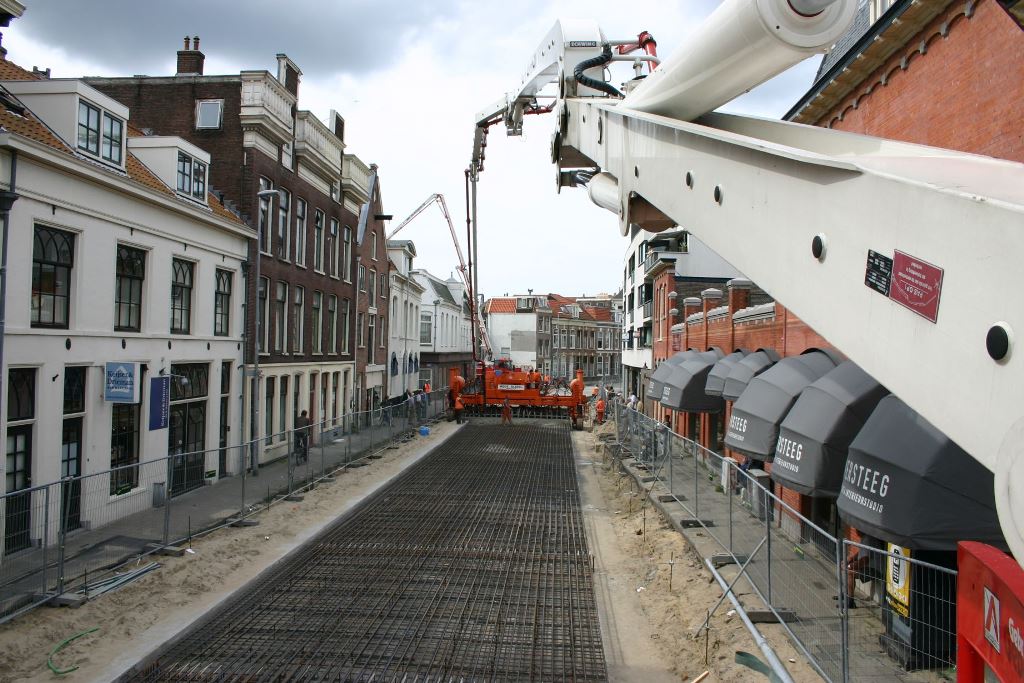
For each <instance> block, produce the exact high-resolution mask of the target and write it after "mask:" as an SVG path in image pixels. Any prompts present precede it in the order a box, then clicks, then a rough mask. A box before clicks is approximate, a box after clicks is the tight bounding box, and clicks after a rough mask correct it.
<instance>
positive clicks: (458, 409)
mask: <svg viewBox="0 0 1024 683" xmlns="http://www.w3.org/2000/svg"><path fill="white" fill-rule="evenodd" d="M464 408H465V406H464V405H462V396H456V397H455V424H459V425H460V424H462V410H463V409H464Z"/></svg>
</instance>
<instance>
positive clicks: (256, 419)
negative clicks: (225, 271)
mask: <svg viewBox="0 0 1024 683" xmlns="http://www.w3.org/2000/svg"><path fill="white" fill-rule="evenodd" d="M274 197H277V198H278V201H280V198H281V194H280V192H278V191H277V190H260V191H259V192H257V193H256V198H257V200H258V201H257V203H258V204H260V205H262V204H263V200H264V199H266V200H267V215H266V221H261V220H260V215H259V213H257V215H256V258H255V261H256V264H255V270H256V289H255V291H256V335H255V337H256V339H255V340H253V341H254V343H253V345H252V350H253V354H252V365H253V370H252V374H253V377H254V378H255V379H256V386H255V388H254V389H253V401H252V416H253V425H252V431H253V434H252V436H253V437H256V436H257V435H258V434H259V432H260V398H261V396H260V341H261V340H262V339H263V336H262V331H261V330H260V315H261V314H262V313H263V306H262V305H261V304H260V253H261V251H260V245H261V244H262V242H263V236H264V235H263V233H264V232H265V231H266V230H268V229H269V228H270V221H271V217H272V216H273V215H274ZM262 209H263V207H262V206H258V207H257V212H259V211H262ZM268 241H269V237H268ZM250 265H251V264H250ZM268 290H269V287H268ZM269 296H270V292H269V291H268V292H267V297H269ZM262 450H263V439H260V438H254V439H253V440H252V443H251V446H250V448H249V453H250V463H249V467H250V469H251V470H252V473H253V476H258V475H259V473H260V454H261V451H262Z"/></svg>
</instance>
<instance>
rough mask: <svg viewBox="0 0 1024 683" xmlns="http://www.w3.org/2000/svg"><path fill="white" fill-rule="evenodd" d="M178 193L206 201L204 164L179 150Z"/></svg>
mask: <svg viewBox="0 0 1024 683" xmlns="http://www.w3.org/2000/svg"><path fill="white" fill-rule="evenodd" d="M178 194H183V195H185V196H187V197H189V198H191V199H197V200H199V201H201V202H205V201H206V164H204V163H203V162H202V161H199V160H198V159H194V158H193V157H191V156H190V155H188V154H185V153H184V152H181V151H179V152H178ZM268 201H269V200H268Z"/></svg>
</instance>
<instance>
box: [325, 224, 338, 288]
mask: <svg viewBox="0 0 1024 683" xmlns="http://www.w3.org/2000/svg"><path fill="white" fill-rule="evenodd" d="M327 239H328V247H327V251H328V253H329V258H330V270H329V272H330V274H331V277H338V219H337V218H332V219H331V229H330V230H329V231H328V234H327Z"/></svg>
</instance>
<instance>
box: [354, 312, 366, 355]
mask: <svg viewBox="0 0 1024 683" xmlns="http://www.w3.org/2000/svg"><path fill="white" fill-rule="evenodd" d="M356 334H357V335H359V341H358V344H359V348H363V347H364V346H366V333H365V330H364V329H363V312H362V311H357V312H356Z"/></svg>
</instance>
